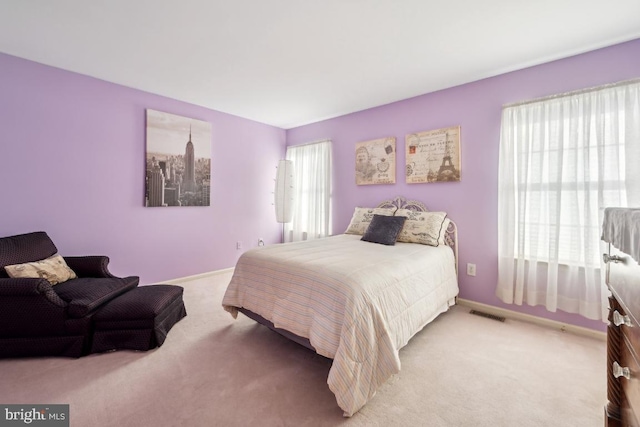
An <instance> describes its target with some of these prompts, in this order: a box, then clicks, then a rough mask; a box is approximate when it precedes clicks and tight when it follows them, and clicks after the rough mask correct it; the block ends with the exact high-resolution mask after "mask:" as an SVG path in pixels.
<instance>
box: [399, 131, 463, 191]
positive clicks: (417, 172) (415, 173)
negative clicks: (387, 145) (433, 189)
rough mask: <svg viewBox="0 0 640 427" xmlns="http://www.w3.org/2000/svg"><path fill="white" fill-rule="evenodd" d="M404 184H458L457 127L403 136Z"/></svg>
mask: <svg viewBox="0 0 640 427" xmlns="http://www.w3.org/2000/svg"><path fill="white" fill-rule="evenodd" d="M405 144H406V168H405V171H406V177H407V184H417V183H427V182H447V181H460V172H461V170H460V126H453V127H448V128H442V129H436V130H429V131H425V132H418V133H412V134H409V135H407V136H406V138H405Z"/></svg>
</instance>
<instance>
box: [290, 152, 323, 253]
mask: <svg viewBox="0 0 640 427" xmlns="http://www.w3.org/2000/svg"><path fill="white" fill-rule="evenodd" d="M286 157H287V160H291V161H292V162H293V174H294V178H293V181H294V188H293V193H294V196H293V204H294V208H293V218H292V220H291V222H290V223H287V224H285V233H284V234H285V238H284V239H285V241H286V242H291V241H299V240H308V239H316V238H319V237H326V236H328V235H329V234H331V141H328V140H326V141H320V142H314V143H310V144H304V145H295V146H290V147H287V156H286Z"/></svg>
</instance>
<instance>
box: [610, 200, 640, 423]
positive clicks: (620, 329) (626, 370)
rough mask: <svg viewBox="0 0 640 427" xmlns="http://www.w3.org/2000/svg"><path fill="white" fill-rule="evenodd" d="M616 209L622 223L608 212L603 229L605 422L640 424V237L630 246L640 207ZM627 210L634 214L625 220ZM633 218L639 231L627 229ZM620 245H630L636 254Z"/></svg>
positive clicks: (625, 246) (639, 219) (639, 227)
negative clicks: (606, 313) (608, 294)
mask: <svg viewBox="0 0 640 427" xmlns="http://www.w3.org/2000/svg"><path fill="white" fill-rule="evenodd" d="M615 209H616V211H617V212H615V213H616V215H615V216H616V220H620V219H621V218H622V219H623V221H622V223H621V224H611V223H609V224H608V225H607V214H606V213H605V225H604V227H607V226H609V227H610V228H609V230H608V233H607V231H604V230H603V240H605V241H606V242H608V248H609V250H608V252H607V253H605V254H604V255H603V256H604V261H605V263H606V265H607V270H606V282H607V286H608V287H609V289H610V290H611V294H612V296H611V297H609V326H608V328H607V399H608V400H609V402H608V403H607V406H606V407H605V425H606V426H615V427H617V426H638V427H640V324H639V323H638V321H639V320H640V265H638V262H637V261H636V260H635V259H634V258H639V257H638V253H637V251H638V250H640V249H639V247H638V246H637V245H640V240H635V242H636V243H635V244H632V246H633V245H635V250H630V249H629V245H630V243H629V242H631V241H633V239H638V238H639V237H640V236H638V235H637V230H640V210H637V209H635V210H634V209H628V210H625V209H620V208H615ZM607 210H609V208H608V209H607ZM627 211H628V212H627ZM610 213H611V212H610ZM627 213H628V214H629V215H631V217H627V218H626V219H624V217H625V215H627ZM610 219H611V218H610ZM625 221H626V222H625ZM633 221H638V222H639V224H636V226H637V229H636V232H634V231H633V227H632V229H631V230H628V229H625V227H627V228H628V225H629V224H631V223H632V222H633ZM621 227H622V228H621ZM626 233H630V234H629V235H626ZM634 233H635V234H634ZM607 234H608V236H605V235H607ZM618 248H626V249H627V250H628V252H632V253H633V256H631V255H629V253H627V252H623V251H622V250H619V249H618Z"/></svg>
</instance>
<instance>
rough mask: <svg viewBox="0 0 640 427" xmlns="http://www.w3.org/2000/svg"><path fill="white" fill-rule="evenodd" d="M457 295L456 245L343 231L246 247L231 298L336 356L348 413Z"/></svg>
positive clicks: (396, 367) (336, 387)
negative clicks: (383, 241) (383, 239)
mask: <svg viewBox="0 0 640 427" xmlns="http://www.w3.org/2000/svg"><path fill="white" fill-rule="evenodd" d="M457 294H458V281H457V277H456V272H455V261H454V256H453V251H452V250H451V248H449V247H447V246H441V247H437V248H435V247H431V246H425V245H419V244H415V243H396V245H395V246H384V245H379V244H375V243H368V242H363V241H361V240H360V236H355V235H346V234H344V235H338V236H333V237H328V238H324V239H317V240H310V241H306V242H296V243H287V244H282V245H273V246H267V247H262V248H257V249H253V250H250V251H247V252H245V253H244V254H243V255H242V256H241V257H240V259H239V260H238V263H237V265H236V268H235V272H234V274H233V278H232V279H231V283H230V284H229V287H228V288H227V291H226V293H225V296H224V298H223V301H222V305H223V306H224V308H225V310H227V311H229V312H230V313H231V314H232V315H233V316H234V317H236V316H237V313H238V311H237V308H236V307H244V308H246V309H248V310H251V311H253V312H254V313H257V314H259V315H261V316H262V317H264V318H265V319H267V320H270V321H271V322H273V324H274V325H275V326H276V327H278V328H282V329H286V330H288V331H291V332H293V333H294V334H296V335H299V336H301V337H305V338H308V339H309V341H310V342H311V345H312V346H313V347H314V348H315V349H316V351H317V352H318V354H321V355H323V356H326V357H329V358H332V359H333V365H332V366H331V370H330V371H329V378H328V380H327V383H328V384H329V388H330V389H331V391H332V392H333V393H334V394H335V396H336V399H337V402H338V405H339V406H340V408H342V409H343V410H344V414H345V416H351V415H353V414H354V413H355V412H357V411H358V410H359V409H360V408H361V407H362V406H364V405H365V403H366V402H367V401H368V400H369V399H371V398H372V397H373V396H374V395H375V392H376V390H377V389H378V387H379V386H380V385H381V384H382V383H384V382H385V381H386V380H387V379H388V378H389V377H390V376H392V375H393V374H396V373H398V372H399V371H400V359H399V356H398V352H399V350H400V348H402V347H403V346H404V345H405V344H407V342H408V341H409V339H410V338H411V337H412V336H413V335H414V334H415V333H416V332H418V331H420V330H421V329H422V327H423V326H424V325H426V324H427V323H429V322H430V321H431V320H433V319H434V318H435V317H436V316H437V315H438V314H440V313H442V312H444V311H446V310H447V309H448V308H449V306H450V305H451V304H453V298H454V297H455V296H456V295H457Z"/></svg>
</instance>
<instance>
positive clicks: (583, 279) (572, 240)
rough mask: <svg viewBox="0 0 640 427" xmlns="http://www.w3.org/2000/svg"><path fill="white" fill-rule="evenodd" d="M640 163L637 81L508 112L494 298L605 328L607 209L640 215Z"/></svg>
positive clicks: (639, 89) (503, 138)
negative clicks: (635, 210) (638, 210)
mask: <svg viewBox="0 0 640 427" xmlns="http://www.w3.org/2000/svg"><path fill="white" fill-rule="evenodd" d="M639 159H640V81H638V80H636V81H632V82H623V83H620V84H616V85H610V86H605V87H601V88H596V89H591V90H585V91H581V92H574V93H570V94H565V95H558V96H555V97H549V98H546V99H543V100H536V101H532V102H528V103H523V104H520V105H513V106H506V107H505V108H504V109H503V111H502V129H501V138H500V170H499V179H498V181H499V196H498V271H499V272H498V286H497V291H496V294H497V296H498V297H499V298H500V299H501V300H502V301H504V302H505V303H511V304H518V305H521V304H522V303H523V302H526V303H527V304H528V305H544V306H545V307H546V308H547V309H548V310H549V311H556V310H557V309H560V310H563V311H566V312H569V313H579V314H581V315H583V316H585V317H587V318H589V319H600V320H606V318H607V296H608V291H607V289H606V287H605V285H604V271H605V270H604V265H603V264H602V261H601V259H602V255H601V254H602V253H603V251H604V245H603V244H602V243H601V242H600V235H601V226H602V217H603V209H604V208H605V207H607V206H640V204H639V203H640V199H639V193H640V192H639V191H638V190H639V188H640V175H638V172H637V170H640V168H639V167H638V166H637V163H638V160H639Z"/></svg>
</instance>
